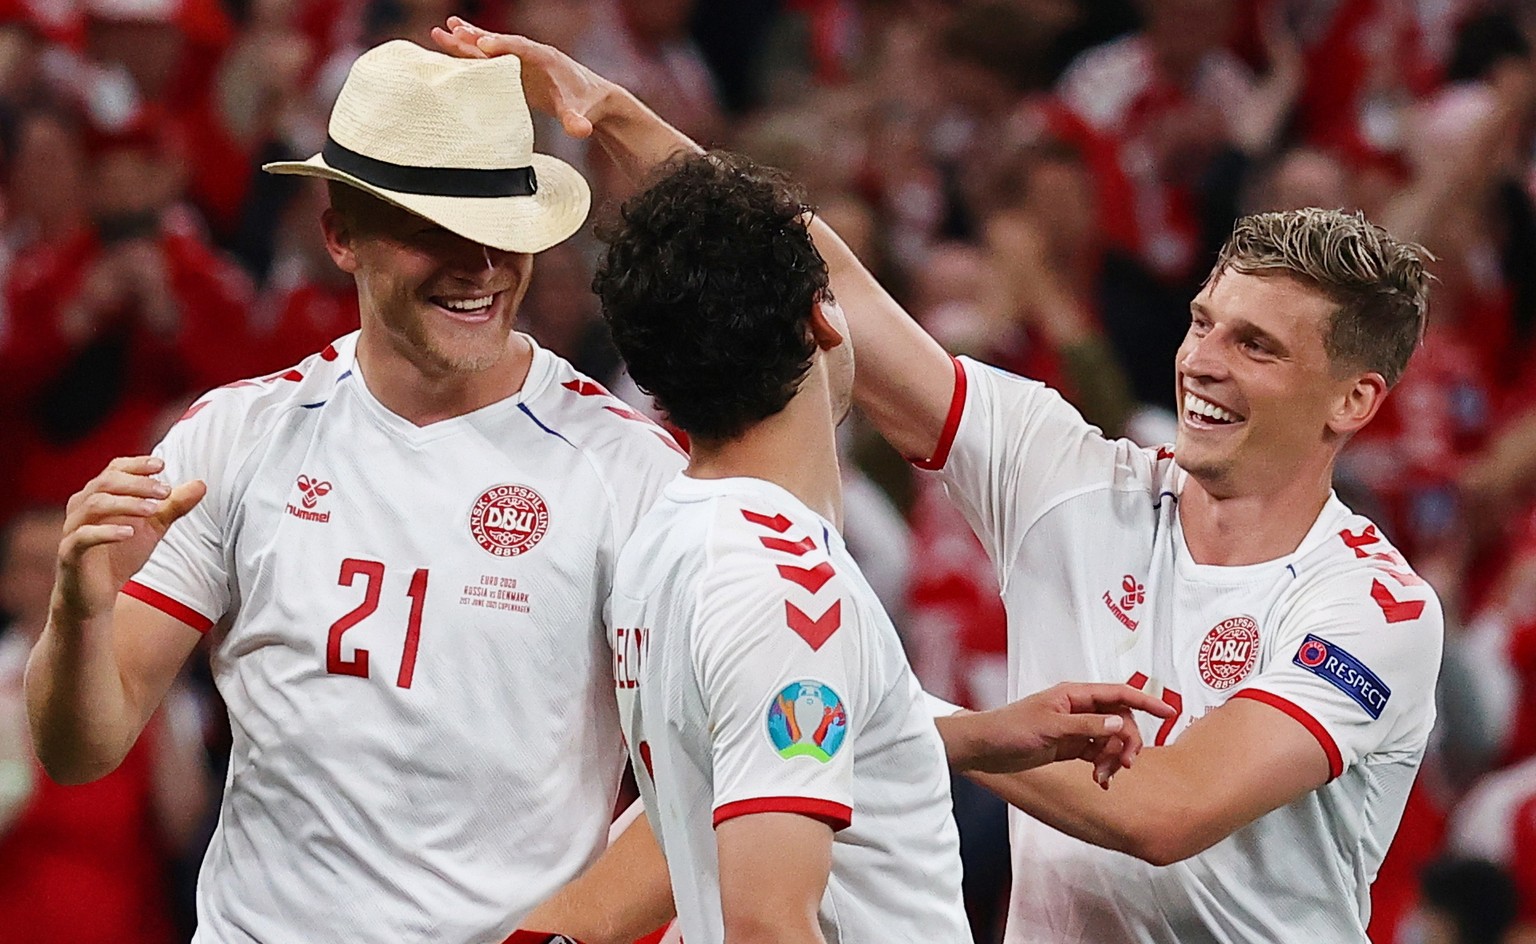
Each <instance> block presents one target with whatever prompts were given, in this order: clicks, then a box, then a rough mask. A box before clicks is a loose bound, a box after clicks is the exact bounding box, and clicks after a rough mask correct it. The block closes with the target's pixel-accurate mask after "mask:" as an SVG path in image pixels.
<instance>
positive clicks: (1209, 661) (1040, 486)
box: [927, 359, 1442, 944]
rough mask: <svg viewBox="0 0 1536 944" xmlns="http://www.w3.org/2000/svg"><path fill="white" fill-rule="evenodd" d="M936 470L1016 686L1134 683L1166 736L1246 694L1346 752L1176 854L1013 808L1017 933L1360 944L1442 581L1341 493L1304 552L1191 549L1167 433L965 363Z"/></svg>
mask: <svg viewBox="0 0 1536 944" xmlns="http://www.w3.org/2000/svg"><path fill="white" fill-rule="evenodd" d="M927 464H928V465H934V466H939V467H942V471H943V475H944V478H945V481H946V485H947V486H948V488H949V490H950V493H951V495H952V497H953V498H954V499H955V500H956V501H957V502H958V503H959V505H960V507H961V509H962V511H963V512H964V513H965V515H966V517H967V518H968V519H969V520H970V522H971V525H972V527H974V528H975V530H976V533H977V534H978V536H980V538H981V540H982V543H983V544H984V545H986V547H987V550H988V553H989V555H990V556H991V558H992V560H993V562H994V564H995V566H996V569H997V576H998V582H999V584H1000V585H1001V587H1002V590H1003V601H1004V604H1005V606H1006V607H1007V610H1008V617H1009V626H1008V632H1009V650H1010V657H1011V671H1010V675H1009V697H1010V698H1011V699H1013V698H1019V697H1021V696H1023V695H1026V694H1028V693H1030V692H1034V691H1038V690H1040V689H1042V688H1045V687H1047V686H1049V685H1052V684H1054V683H1056V682H1060V681H1061V680H1063V679H1082V680H1086V681H1098V682H1127V681H1129V682H1130V683H1131V684H1133V685H1137V686H1140V687H1143V688H1145V689H1146V690H1147V691H1151V692H1155V693H1157V694H1158V695H1159V696H1160V697H1161V698H1162V699H1163V700H1164V701H1165V702H1167V703H1168V704H1170V705H1172V706H1174V707H1175V708H1176V709H1178V711H1179V714H1178V715H1177V716H1176V717H1175V718H1173V719H1172V720H1169V721H1165V722H1160V721H1158V720H1156V719H1151V718H1143V720H1142V724H1143V732H1142V733H1143V736H1144V737H1145V738H1146V740H1147V743H1148V744H1164V743H1167V742H1169V741H1171V740H1173V739H1175V738H1177V737H1178V736H1179V734H1180V732H1182V731H1184V730H1185V729H1186V728H1187V727H1188V726H1189V724H1190V722H1191V721H1193V720H1194V719H1195V718H1198V717H1200V716H1202V715H1204V714H1205V713H1206V712H1209V711H1211V710H1212V709H1215V708H1218V707H1220V706H1221V705H1222V704H1224V703H1225V702H1226V701H1227V700H1228V699H1231V698H1252V699H1255V700H1258V701H1261V702H1264V703H1265V704H1268V705H1271V706H1273V707H1275V708H1277V709H1279V710H1281V711H1284V712H1285V713H1286V714H1288V715H1290V716H1291V717H1292V718H1294V719H1295V720H1296V721H1298V722H1299V723H1301V724H1302V725H1304V726H1305V727H1306V728H1307V730H1308V731H1310V732H1311V733H1312V734H1313V735H1314V736H1315V737H1316V738H1317V740H1318V743H1319V744H1320V745H1321V746H1322V749H1323V750H1324V752H1325V753H1326V755H1327V758H1328V762H1329V765H1330V767H1331V768H1332V778H1331V779H1330V780H1329V782H1328V783H1327V784H1326V785H1325V786H1323V787H1321V788H1320V789H1318V790H1317V791H1315V792H1314V793H1312V794H1309V795H1308V796H1306V797H1303V798H1302V799H1300V800H1297V801H1296V802H1294V803H1292V804H1290V805H1289V806H1286V807H1283V808H1281V809H1279V810H1276V811H1274V812H1273V813H1270V814H1268V815H1267V816H1264V817H1262V818H1260V819H1259V820H1257V821H1255V822H1254V823H1252V824H1250V825H1248V826H1246V827H1244V828H1243V829H1240V830H1238V831H1237V832H1236V833H1234V834H1233V835H1231V836H1229V837H1228V838H1227V839H1225V840H1223V841H1222V842H1220V843H1218V844H1216V845H1215V846H1213V847H1212V848H1211V849H1209V850H1207V851H1206V852H1204V853H1201V854H1200V855H1197V856H1194V857H1192V858H1190V859H1187V860H1185V861H1183V862H1179V863H1177V864H1174V865H1171V866H1168V867H1166V868H1155V867H1153V866H1150V865H1147V864H1145V863H1143V862H1141V861H1139V860H1135V859H1132V858H1130V857H1128V856H1125V855H1123V854H1121V853H1118V852H1111V851H1108V850H1104V849H1100V848H1097V847H1095V846H1091V845H1089V844H1087V843H1085V842H1081V841H1079V840H1077V839H1073V838H1071V837H1069V836H1066V835H1065V834H1062V833H1059V832H1057V831H1056V830H1054V829H1052V828H1051V827H1049V826H1045V825H1044V824H1042V823H1039V822H1037V821H1035V820H1033V819H1031V818H1029V817H1027V816H1024V815H1022V814H1019V813H1017V811H1015V812H1014V815H1013V816H1012V819H1011V839H1012V846H1013V867H1014V887H1013V897H1012V903H1011V908H1010V914H1009V926H1008V934H1007V940H1008V941H1009V942H1010V944H1034V942H1046V941H1049V942H1052V944H1055V942H1062V941H1093V942H1121V941H1127V942H1130V941H1134V942H1145V944H1152V942H1169V944H1172V942H1181V944H1192V942H1206V941H1209V942H1236V941H1243V942H1249V941H1251V942H1259V941H1276V940H1306V941H1310V942H1314V944H1332V942H1361V944H1363V942H1364V941H1365V940H1366V936H1365V927H1366V924H1367V922H1368V921H1369V918H1370V915H1369V911H1370V898H1369V888H1370V883H1371V880H1372V879H1373V878H1374V877H1375V874H1376V870H1377V867H1378V866H1379V865H1380V863H1381V860H1382V857H1383V856H1384V855H1385V853H1386V850H1387V847H1388V845H1389V844H1390V843H1391V840H1392V835H1393V832H1394V830H1395V829H1396V827H1397V823H1398V819H1399V817H1400V816H1401V815H1402V811H1403V805H1404V803H1405V802H1406V800H1407V796H1408V791H1409V788H1410V787H1411V786H1412V784H1413V780H1414V776H1415V774H1416V772H1417V770H1418V765H1419V761H1420V759H1421V758H1422V756H1423V753H1424V748H1425V744H1426V742H1427V739H1428V736H1429V731H1430V727H1431V725H1432V723H1433V721H1434V702H1433V693H1434V686H1435V679H1436V676H1437V674H1438V671H1439V663H1440V648H1441V636H1442V617H1441V611H1440V604H1439V602H1438V600H1437V599H1436V597H1435V595H1434V593H1433V591H1432V590H1431V589H1430V588H1429V586H1428V585H1426V584H1425V583H1424V582H1423V581H1422V580H1421V579H1420V578H1419V577H1417V576H1416V575H1415V574H1414V573H1413V572H1412V571H1411V570H1410V569H1409V568H1408V566H1407V564H1406V563H1405V562H1404V561H1403V559H1402V557H1401V555H1399V554H1397V552H1396V551H1395V550H1394V549H1393V548H1392V547H1391V545H1390V544H1388V543H1387V542H1386V540H1385V539H1383V538H1382V537H1381V536H1380V534H1379V533H1378V532H1377V531H1376V528H1375V526H1373V525H1372V524H1371V523H1370V522H1369V521H1367V520H1365V519H1364V518H1361V517H1359V516H1358V515H1354V514H1352V513H1351V512H1350V511H1349V509H1348V508H1346V507H1345V506H1344V505H1343V504H1342V503H1341V502H1339V501H1338V499H1337V498H1332V497H1331V498H1330V499H1329V501H1328V504H1327V505H1326V506H1325V507H1324V509H1323V511H1322V513H1321V514H1320V515H1319V516H1318V519H1317V522H1316V524H1314V525H1313V527H1312V529H1311V530H1310V531H1309V532H1308V534H1307V535H1306V537H1305V538H1304V539H1303V540H1302V541H1301V544H1300V545H1299V546H1298V547H1297V549H1296V550H1295V551H1294V552H1293V553H1291V554H1287V555H1285V556H1284V557H1280V558H1277V559H1275V560H1272V561H1267V562H1265V563H1261V564H1253V565H1248V566H1241V567H1218V566H1210V565H1203V564H1199V563H1196V562H1195V561H1194V559H1193V558H1192V557H1191V556H1190V552H1189V550H1188V548H1187V547H1186V546H1185V543H1184V537H1183V533H1182V530H1181V525H1180V522H1179V515H1178V508H1179V494H1180V491H1181V490H1182V489H1183V487H1184V485H1185V481H1186V476H1185V474H1184V472H1183V471H1182V470H1180V469H1179V468H1178V466H1177V465H1175V463H1174V460H1173V454H1172V451H1171V450H1169V449H1166V448H1163V449H1156V450H1147V449H1141V448H1139V447H1137V446H1135V445H1134V444H1132V443H1130V442H1127V441H1110V440H1106V439H1105V438H1103V436H1101V435H1100V434H1099V432H1098V430H1096V429H1094V428H1093V427H1091V426H1089V425H1088V424H1087V423H1085V422H1084V421H1083V420H1082V418H1081V417H1080V416H1079V415H1078V414H1077V412H1076V411H1075V410H1073V409H1072V408H1071V407H1070V406H1069V405H1068V404H1067V403H1066V402H1065V401H1064V400H1062V399H1061V397H1060V396H1059V395H1057V394H1056V393H1055V392H1054V391H1052V390H1051V389H1050V388H1048V387H1045V386H1044V385H1042V384H1039V383H1036V382H1033V381H1027V380H1023V379H1020V378H1018V377H1014V376H1012V375H1008V374H1004V373H1002V372H1001V371H998V370H995V369H992V368H989V367H986V366H984V365H982V364H979V363H977V362H975V361H972V360H969V359H961V360H958V361H956V395H955V404H954V407H953V408H952V410H951V413H950V422H949V424H948V425H947V428H946V430H945V437H944V439H942V440H941V443H940V448H939V450H938V453H937V454H936V455H935V456H934V458H933V460H932V461H931V462H929V463H927Z"/></svg>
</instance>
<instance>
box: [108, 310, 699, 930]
mask: <svg viewBox="0 0 1536 944" xmlns="http://www.w3.org/2000/svg"><path fill="white" fill-rule="evenodd" d="M355 344H356V335H355V334H354V335H350V336H348V337H346V338H343V339H342V340H340V341H338V342H336V343H335V344H334V345H332V346H331V347H328V348H327V349H326V350H325V351H324V352H323V353H321V354H318V355H315V356H313V357H311V358H309V359H308V360H306V361H304V362H303V363H301V364H300V365H299V366H298V367H297V368H295V369H293V370H290V371H287V372H284V373H281V374H277V375H274V376H272V377H269V378H266V379H263V380H260V381H244V382H241V383H236V384H232V385H230V386H229V387H225V388H221V389H219V390H215V391H213V392H212V393H210V394H208V395H207V396H206V397H205V398H204V399H203V400H201V401H199V402H198V403H197V404H195V405H194V406H193V407H192V408H191V409H190V410H188V412H187V415H186V416H185V417H183V419H182V420H181V422H180V423H178V424H177V425H176V426H175V427H174V428H173V429H172V430H171V432H170V433H169V434H168V435H167V436H166V439H165V441H164V442H163V443H162V444H161V445H160V447H159V448H158V449H157V454H158V455H160V456H162V457H163V458H164V459H165V463H166V469H165V472H164V475H163V476H162V477H163V478H164V479H165V480H166V481H168V482H181V481H186V480H188V479H193V478H201V479H203V480H205V481H206V482H207V483H208V495H207V497H206V498H204V499H203V501H202V503H201V504H200V505H198V506H197V507H196V508H195V509H193V510H192V512H191V513H189V514H188V515H187V516H186V517H185V518H183V519H182V520H181V521H179V522H178V523H177V524H176V525H175V526H173V527H172V528H171V530H170V532H169V533H168V534H167V535H166V537H165V540H164V541H163V542H162V543H161V544H160V546H159V547H158V548H156V550H155V552H154V554H153V555H152V556H151V558H150V560H149V563H148V564H147V565H146V566H145V567H144V569H143V570H142V571H141V572H140V573H139V574H138V575H137V576H136V577H135V578H134V580H133V581H132V582H131V583H130V584H129V585H128V586H127V587H126V588H125V592H127V593H129V594H130V595H132V596H135V597H137V598H139V599H141V600H144V601H146V602H149V603H151V604H152V605H154V606H157V607H159V608H161V609H162V610H164V611H166V612H167V613H170V614H171V615H173V616H176V617H177V618H179V619H181V620H182V621H183V622H186V623H189V624H191V625H192V626H194V627H196V628H198V629H202V630H209V629H210V628H211V630H212V631H211V639H210V642H211V644H212V647H211V648H212V661H213V672H214V678H215V680H216V682H217V684H218V688H219V692H220V693H221V694H222V695H223V697H224V700H225V702H226V703H227V705H228V709H229V716H230V723H231V727H232V729H233V737H234V741H233V748H232V753H231V757H230V766H229V776H228V781H227V784H226V788H225V792H224V800H223V807H222V809H221V810H220V815H219V823H218V828H217V830H216V831H215V832H214V835H213V839H212V842H211V844H210V845H209V848H208V852H207V856H206V858H205V859H204V861H203V867H202V873H201V875H200V877H199V881H198V893H197V916H198V932H197V933H198V936H197V940H198V941H204V942H218V944H241V942H265V944H278V942H285V941H297V940H347V941H356V942H359V944H364V942H376V944H398V942H401V941H441V942H445V944H459V942H479V941H499V940H501V938H502V937H504V936H505V935H506V934H507V933H509V932H510V931H511V930H512V929H513V928H515V927H516V925H517V923H518V921H519V919H520V918H521V917H522V916H523V915H524V914H525V913H526V912H527V911H529V910H530V909H531V908H532V907H533V906H534V905H536V904H537V903H538V902H539V901H541V900H542V899H544V898H545V897H547V896H548V895H549V894H550V893H552V892H553V891H554V890H556V889H557V888H559V887H560V885H561V884H562V883H564V882H565V881H567V880H569V879H570V878H572V877H574V876H575V875H577V874H578V873H579V872H580V871H581V870H582V869H583V868H585V867H586V866H587V865H588V864H589V863H590V862H592V860H593V859H594V858H595V857H596V856H597V855H598V854H599V853H600V852H601V850H602V849H603V847H604V844H605V838H606V834H607V829H608V824H609V821H610V820H611V818H612V812H613V804H614V800H615V797H616V793H617V786H618V780H619V775H620V773H621V771H622V768H623V763H624V754H623V749H622V746H621V741H620V733H619V728H618V719H617V713H616V709H615V705H614V700H613V696H612V694H611V693H610V686H611V684H612V682H611V677H610V674H609V652H608V647H607V645H606V642H605V631H604V629H603V625H604V609H605V606H606V603H607V598H608V591H609V588H610V585H611V578H612V569H613V566H614V563H615V561H616V559H617V555H618V550H619V548H620V547H621V546H622V543H623V541H624V540H625V539H626V538H627V537H628V535H629V532H630V530H631V529H632V528H633V526H634V524H635V522H637V521H638V520H639V518H640V517H641V515H642V514H643V513H644V511H645V510H646V508H647V507H649V505H650V504H651V502H652V501H653V500H654V498H655V496H656V495H657V494H658V493H659V491H660V488H661V486H662V485H663V484H664V483H665V482H666V481H667V480H669V479H671V477H672V476H673V475H675V474H676V472H677V471H678V469H680V468H681V467H682V465H683V461H684V460H683V457H682V455H681V454H680V453H679V452H678V451H676V446H675V445H673V444H672V443H671V440H670V439H669V438H667V437H666V434H665V433H663V432H662V431H661V430H660V429H659V428H658V427H656V426H654V425H653V424H651V423H650V422H649V421H648V420H644V419H643V418H640V417H638V415H637V414H634V413H633V412H632V411H630V410H629V409H628V408H627V407H625V406H623V404H622V403H620V401H618V400H616V399H614V398H612V397H609V396H608V395H607V394H606V393H605V392H604V391H603V390H602V388H601V387H599V386H598V385H597V384H595V383H593V382H592V381H591V380H589V379H587V378H586V377H583V376H582V375H580V374H578V373H577V372H576V371H575V370H573V369H572V368H571V366H570V365H569V364H567V363H566V362H565V361H563V360H561V359H560V358H559V357H557V356H555V355H554V354H551V353H549V352H547V351H545V350H543V349H540V348H537V347H536V348H535V349H534V354H533V364H532V368H531V369H530V371H529V374H528V378H527V380H526V381H525V382H524V384H523V389H522V390H521V392H519V393H518V394H516V395H514V396H512V397H509V398H507V399H505V400H501V401H498V402H497V403H494V404H491V405H489V406H486V407H483V408H481V409H479V410H476V411H474V412H472V413H468V414H465V415H463V416H459V417H455V418H453V419H448V420H444V421H442V422H438V423H433V424H430V425H428V426H424V427H417V426H415V425H413V424H411V423H409V422H407V421H406V420H404V419H402V418H401V417H399V416H397V415H395V414H393V413H391V412H389V411H388V410H387V409H385V408H384V407H383V406H382V405H381V404H380V403H379V402H378V401H377V400H375V399H374V397H373V396H372V394H370V393H369V391H368V388H367V385H366V384H365V383H364V382H363V377H362V376H361V375H360V374H359V372H358V371H359V368H358V366H357V365H356V363H355V360H354V349H355Z"/></svg>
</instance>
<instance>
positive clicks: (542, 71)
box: [432, 16, 609, 138]
mask: <svg viewBox="0 0 1536 944" xmlns="http://www.w3.org/2000/svg"><path fill="white" fill-rule="evenodd" d="M432 40H433V42H435V43H437V45H438V47H439V48H440V49H442V51H443V52H446V53H448V54H449V55H453V56H458V57H460V58H462V59H493V58H495V57H497V56H506V55H513V56H516V57H517V58H518V59H519V60H520V61H521V62H522V74H523V94H524V96H526V97H527V99H528V107H530V108H532V109H533V110H535V111H538V112H542V113H544V114H546V115H551V116H553V117H555V118H557V119H559V121H560V125H561V127H563V128H564V129H565V133H566V134H568V135H570V136H571V137H573V138H586V137H589V136H590V135H591V134H592V127H593V124H594V120H595V119H596V117H597V115H596V112H597V109H598V106H599V105H601V103H602V101H603V98H604V96H605V95H606V94H607V93H608V90H609V83H608V82H607V81H606V80H605V79H603V78H602V76H599V75H598V74H597V73H595V72H593V71H592V70H591V69H588V68H587V67H586V66H584V65H582V64H581V63H579V62H577V61H576V60H574V59H572V58H571V57H570V56H567V55H566V54H565V53H563V52H561V51H560V50H558V49H556V48H555V47H553V46H547V45H545V44H544V43H536V42H534V41H533V40H531V39H529V38H528V37H526V36H516V35H512V34H508V33H492V32H489V31H487V30H483V29H481V28H480V27H478V26H475V25H474V24H472V23H470V22H469V21H467V20H464V19H461V18H459V17H456V16H451V17H449V18H448V22H447V25H446V27H440V26H438V27H433V28H432Z"/></svg>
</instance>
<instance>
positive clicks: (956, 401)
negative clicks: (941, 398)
mask: <svg viewBox="0 0 1536 944" xmlns="http://www.w3.org/2000/svg"><path fill="white" fill-rule="evenodd" d="M950 361H951V363H953V364H954V365H955V392H954V395H953V396H952V397H950V400H949V415H948V416H946V417H944V428H943V429H942V430H941V431H940V432H939V444H938V445H937V446H935V447H934V448H933V455H931V456H929V457H928V458H927V459H913V460H912V464H913V465H915V466H917V467H918V468H919V469H925V470H927V471H929V472H934V471H937V470H939V469H942V468H944V463H946V462H948V461H949V450H950V449H951V448H952V447H953V446H954V445H955V433H956V432H958V431H959V429H960V416H961V414H963V413H964V412H965V367H964V366H962V365H961V363H960V358H958V357H951V358H950Z"/></svg>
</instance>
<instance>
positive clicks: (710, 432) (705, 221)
mask: <svg viewBox="0 0 1536 944" xmlns="http://www.w3.org/2000/svg"><path fill="white" fill-rule="evenodd" d="M810 217H811V209H810V207H808V206H807V205H806V203H805V201H804V198H803V195H802V194H801V193H800V191H799V189H798V188H796V187H795V186H794V185H793V184H791V183H790V182H789V180H788V179H787V178H786V177H785V176H784V175H783V174H782V173H781V172H779V171H775V170H772V169H770V168H766V167H762V166H760V165H758V164H755V163H753V162H752V161H750V160H748V159H747V158H745V157H741V156H739V155H736V154H730V153H726V152H720V151H713V152H710V153H708V154H693V155H688V156H684V157H677V158H673V159H672V160H671V161H669V162H668V163H666V164H664V165H662V167H661V168H659V170H658V172H657V174H656V175H655V176H654V177H653V180H652V183H651V184H650V186H649V187H648V188H647V189H646V190H645V191H644V192H643V193H641V194H639V195H638V196H635V197H633V198H631V199H630V200H628V201H627V202H626V203H625V204H624V206H623V208H622V210H621V212H620V219H619V220H618V222H617V223H616V224H614V225H611V226H604V227H600V228H599V233H598V235H599V237H600V238H601V239H602V240H603V241H604V242H605V243H607V247H608V248H607V251H606V253H605V254H604V256H603V259H602V260H601V262H600V263H599V265H598V269H597V275H596V276H595V277H594V278H593V280H592V289H593V291H595V292H596V293H597V295H598V298H599V299H601V301H602V306H603V317H604V319H605V320H606V321H607V322H608V326H609V328H610V329H611V330H612V332H613V340H614V343H615V344H617V345H618V348H619V353H620V354H622V355H623V356H624V359H625V361H626V362H627V363H628V365H629V373H630V376H631V377H633V378H634V380H635V383H637V384H639V385H640V388H641V389H642V390H645V391H646V392H647V393H649V394H651V396H653V397H655V399H656V403H657V405H658V406H660V407H661V409H663V410H665V411H666V413H667V416H668V419H669V420H670V421H671V422H672V423H673V424H674V425H676V426H677V427H678V428H680V429H682V430H683V431H685V432H687V433H688V434H689V435H690V436H694V437H696V438H700V439H703V440H714V441H723V440H729V439H734V438H736V437H737V436H739V435H741V433H743V432H744V431H745V430H746V429H747V428H748V427H749V426H751V425H752V424H753V423H755V422H757V421H759V420H762V419H765V418H766V417H769V416H772V415H773V414H775V413H777V412H779V411H780V410H782V409H784V407H785V405H786V404H788V403H789V401H790V399H791V398H793V397H794V395H795V392H796V391H797V390H798V389H799V387H800V382H801V380H802V379H803V378H804V376H805V374H806V371H807V370H809V369H810V366H811V359H812V356H813V354H814V353H815V350H816V345H815V341H814V339H813V338H812V335H811V326H810V318H811V312H812V308H813V306H814V305H815V304H816V303H817V302H818V301H821V300H823V299H825V298H828V297H829V291H828V287H827V265H826V263H825V262H824V261H823V260H822V258H821V253H819V252H817V250H816V246H815V245H814V244H813V243H812V242H811V234H810V229H809V225H810Z"/></svg>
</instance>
